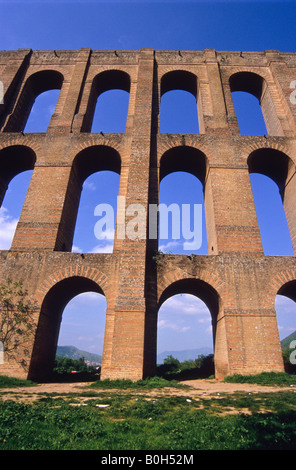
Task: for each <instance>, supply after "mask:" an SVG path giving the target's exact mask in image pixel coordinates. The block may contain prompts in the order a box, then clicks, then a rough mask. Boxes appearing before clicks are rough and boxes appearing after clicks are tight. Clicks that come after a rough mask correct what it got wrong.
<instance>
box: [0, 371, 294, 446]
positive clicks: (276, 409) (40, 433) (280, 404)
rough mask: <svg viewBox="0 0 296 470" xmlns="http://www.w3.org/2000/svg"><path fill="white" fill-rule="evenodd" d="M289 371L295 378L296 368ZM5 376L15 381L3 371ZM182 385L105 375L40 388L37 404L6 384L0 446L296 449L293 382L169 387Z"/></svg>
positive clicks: (254, 379)
mask: <svg viewBox="0 0 296 470" xmlns="http://www.w3.org/2000/svg"><path fill="white" fill-rule="evenodd" d="M284 376H285V377H283V375H282V374H260V375H258V376H251V377H243V376H237V377H234V376H232V377H231V380H233V381H238V380H239V381H240V382H241V383H242V382H245V383H246V382H248V383H261V384H264V385H275V384H279V385H281V384H286V382H285V380H286V375H284ZM288 377H289V379H290V380H288V382H287V384H289V385H291V384H292V382H291V380H292V379H293V378H294V376H288ZM226 380H227V381H228V380H229V379H226ZM258 381H259V382H258ZM0 383H1V380H0ZM3 383H8V382H5V380H4V379H3ZM15 383H19V384H20V383H21V384H22V385H23V381H16V382H15ZM25 383H26V384H27V385H29V384H30V385H31V383H29V382H28V381H25ZM178 385H180V384H178V382H176V383H175V382H174V381H167V380H164V379H161V378H160V377H156V378H152V379H145V380H143V381H138V382H131V381H126V380H120V381H117V380H116V381H109V380H104V381H100V382H95V383H94V384H92V386H91V387H88V388H86V387H82V388H81V389H80V391H78V392H76V391H75V393H70V394H63V395H57V394H56V393H52V394H45V393H42V394H41V393H40V396H39V399H38V400H36V401H35V402H33V403H31V404H28V403H21V402H17V401H12V400H9V399H7V398H8V396H7V393H8V392H6V391H5V390H3V392H2V396H3V398H6V401H5V400H4V401H1V400H0V451H2V450H21V449H24V450H108V451H112V450H143V451H145V450H147V451H148V450H149V451H150V450H151V451H153V450H158V451H161V450H167V451H170V450H172V451H177V450H187V451H188V450H189V451H190V450H192V451H193V450H271V449H278V450H283V449H285V450H296V390H295V391H294V388H293V387H291V389H290V390H288V391H286V390H281V388H279V389H278V391H277V392H271V391H268V390H267V391H266V392H264V393H245V392H236V393H233V394H227V393H221V394H215V395H211V396H209V397H208V398H200V397H196V398H195V399H194V398H191V399H188V396H185V395H183V394H182V388H180V389H179V391H178V395H177V394H176V395H170V396H167V395H165V396H164V395H162V388H163V387H168V386H170V387H172V386H176V387H178ZM180 386H181V385H180ZM122 390H124V393H123V392H122ZM151 390H153V391H154V393H153V395H150V391H151ZM183 390H184V391H187V389H186V388H185V389H183ZM16 393H17V392H16ZM101 405H104V406H103V407H102V406H101ZM106 405H107V406H106Z"/></svg>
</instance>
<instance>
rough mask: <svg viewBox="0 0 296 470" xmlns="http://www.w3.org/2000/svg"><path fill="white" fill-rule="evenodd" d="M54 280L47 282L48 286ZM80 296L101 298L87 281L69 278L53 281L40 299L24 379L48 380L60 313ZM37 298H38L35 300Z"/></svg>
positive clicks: (91, 280) (93, 286)
mask: <svg viewBox="0 0 296 470" xmlns="http://www.w3.org/2000/svg"><path fill="white" fill-rule="evenodd" d="M53 281H54V279H53V278H51V282H53ZM84 292H97V293H99V294H102V295H105V294H104V291H103V289H102V287H101V286H100V285H99V284H98V283H97V282H95V281H94V280H93V279H91V277H85V276H82V275H72V276H70V277H64V278H63V279H60V280H59V281H56V282H54V283H53V284H52V286H51V287H50V288H49V289H48V290H47V293H46V295H45V296H44V297H43V300H42V303H41V308H40V314H39V320H38V324H37V328H36V334H35V340H34V345H33V351H32V357H31V362H30V367H29V372H28V377H29V378H31V379H33V380H39V381H42V380H44V379H47V378H48V377H50V374H51V372H52V368H53V363H54V359H55V353H56V347H57V341H58V335H59V328H60V324H61V319H62V313H63V311H64V308H65V307H66V305H67V303H68V302H69V301H70V300H71V299H72V298H73V297H75V296H76V295H78V294H82V293H84ZM37 297H38V296H37Z"/></svg>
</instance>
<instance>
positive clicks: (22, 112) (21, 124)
mask: <svg viewBox="0 0 296 470" xmlns="http://www.w3.org/2000/svg"><path fill="white" fill-rule="evenodd" d="M63 81H64V76H63V74H62V73H61V72H58V71H57V70H41V71H39V72H35V73H33V74H32V75H30V76H29V77H28V78H27V80H26V82H25V84H24V87H23V89H22V91H21V94H20V96H19V99H18V101H17V103H16V106H15V108H14V110H13V112H12V114H11V116H10V117H9V119H8V121H7V124H6V125H5V127H4V132H21V131H23V130H24V128H25V125H26V122H27V120H28V117H29V114H30V112H31V109H32V106H33V104H34V101H35V99H36V98H37V96H38V95H40V94H41V93H43V92H45V91H48V90H54V89H57V90H60V89H61V88H62V85H63Z"/></svg>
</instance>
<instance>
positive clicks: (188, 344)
mask: <svg viewBox="0 0 296 470" xmlns="http://www.w3.org/2000/svg"><path fill="white" fill-rule="evenodd" d="M218 312H219V297H218V294H217V292H216V291H215V289H213V288H212V287H211V286H210V285H209V284H207V283H206V282H204V281H201V280H200V279H183V280H180V281H176V282H174V283H173V284H171V285H170V286H169V287H167V288H166V289H165V291H164V292H163V294H162V295H161V297H160V301H159V309H158V330H157V358H158V359H157V362H158V363H161V361H163V360H164V359H165V357H167V356H170V355H171V356H173V357H175V358H177V359H179V361H180V362H183V360H184V361H185V360H189V359H191V360H194V359H196V358H197V357H198V356H199V355H203V356H208V355H212V354H213V352H214V350H215V339H216V330H217V316H218ZM212 366H214V365H213V363H212ZM197 372H198V371H197ZM213 373H214V367H211V368H210V369H209V375H212V374H213Z"/></svg>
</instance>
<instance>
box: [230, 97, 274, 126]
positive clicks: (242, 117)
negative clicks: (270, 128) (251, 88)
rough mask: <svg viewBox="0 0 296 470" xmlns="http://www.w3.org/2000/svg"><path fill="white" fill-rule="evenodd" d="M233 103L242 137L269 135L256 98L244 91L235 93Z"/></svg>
mask: <svg viewBox="0 0 296 470" xmlns="http://www.w3.org/2000/svg"><path fill="white" fill-rule="evenodd" d="M232 101H233V106H234V111H235V114H236V117H237V121H238V126H239V130H240V133H241V135H267V129H266V126H265V122H264V118H263V114H262V110H261V106H260V103H259V100H258V99H257V98H256V96H253V95H252V94H250V93H247V92H244V91H234V92H233V93H232Z"/></svg>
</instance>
